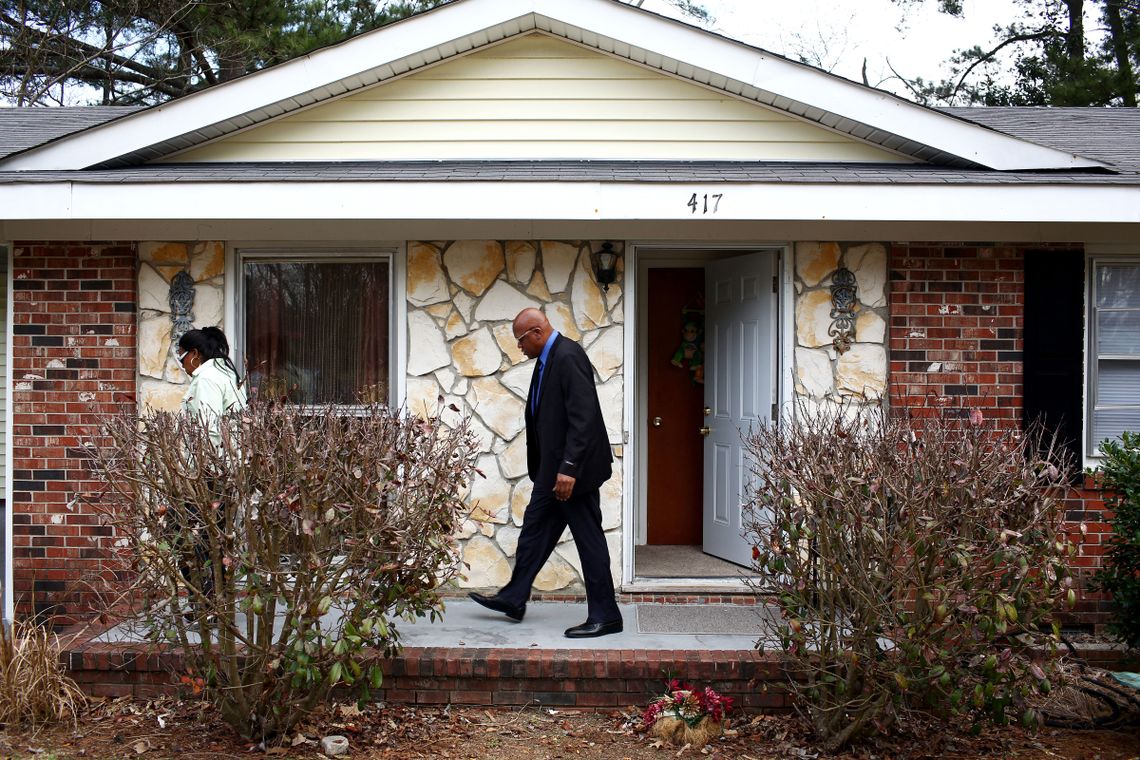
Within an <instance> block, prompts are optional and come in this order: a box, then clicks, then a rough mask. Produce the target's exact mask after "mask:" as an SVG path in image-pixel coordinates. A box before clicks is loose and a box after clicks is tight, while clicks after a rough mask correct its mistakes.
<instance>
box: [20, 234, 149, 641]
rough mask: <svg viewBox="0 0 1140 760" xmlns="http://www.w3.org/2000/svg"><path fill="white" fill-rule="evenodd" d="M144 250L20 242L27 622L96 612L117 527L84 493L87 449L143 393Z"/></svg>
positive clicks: (115, 245) (22, 582) (22, 515)
mask: <svg viewBox="0 0 1140 760" xmlns="http://www.w3.org/2000/svg"><path fill="white" fill-rule="evenodd" d="M135 260H136V257H135V248H134V246H133V245H132V244H123V243H82V244H77V243H36V242H19V243H16V244H15V245H14V246H13V270H12V282H13V304H12V333H13V336H12V377H13V384H14V387H13V389H12V391H13V392H12V396H11V398H12V444H11V445H12V522H13V537H12V544H13V552H12V555H13V563H14V571H15V572H14V575H15V600H16V602H17V604H18V610H19V613H20V614H27V613H29V612H31V611H32V608H33V605H34V608H35V610H36V611H38V612H51V613H54V614H56V615H57V616H59V617H57V618H56V620H57V622H60V623H66V622H68V621H69V620H75V619H79V618H82V617H85V616H86V615H88V614H89V613H90V612H91V610H92V608H93V606H94V604H95V600H94V599H93V598H91V595H90V593H89V592H88V591H87V588H88V586H89V584H88V581H89V580H91V578H92V577H93V574H94V573H95V572H97V571H98V569H99V549H98V546H97V542H98V539H99V537H100V536H105V535H108V534H109V533H110V528H109V527H107V526H103V525H100V524H99V519H98V517H97V516H96V515H95V514H93V513H92V511H91V509H90V508H89V507H88V506H87V505H85V504H84V503H83V499H82V498H78V495H79V494H81V493H83V492H84V491H87V490H90V489H92V488H93V487H95V485H96V484H95V483H94V482H92V481H91V478H90V475H89V472H88V470H87V466H86V462H85V459H84V457H83V452H82V450H81V449H80V448H79V445H80V443H81V441H82V439H83V437H84V435H85V433H86V431H87V430H88V429H89V426H90V425H91V424H92V422H94V421H95V419H96V417H97V413H98V412H100V411H106V410H109V409H110V408H112V406H113V404H114V403H115V402H116V401H118V402H121V401H123V400H124V399H133V395H134V391H135V373H136V357H135V313H136V309H135V292H136V285H135V282H136V275H135V271H136V270H135V267H136V264H135Z"/></svg>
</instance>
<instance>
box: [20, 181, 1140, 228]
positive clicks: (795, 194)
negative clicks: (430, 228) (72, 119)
mask: <svg viewBox="0 0 1140 760" xmlns="http://www.w3.org/2000/svg"><path fill="white" fill-rule="evenodd" d="M693 193H698V194H702V195H703V194H710V195H712V194H721V195H723V198H722V199H721V201H720V203H719V206H718V208H717V209H716V211H715V213H711V212H710V213H708V214H702V215H698V216H694V214H693V211H692V209H691V208H689V207H688V206H687V205H686V204H687V202H688V200H689V198H690V196H691V195H692V194H693ZM0 208H3V209H4V216H5V218H6V219H9V220H47V219H52V220H69V219H86V220H111V219H123V218H130V219H133V220H148V219H149V220H164V221H171V220H179V219H186V220H189V219H217V220H224V219H233V220H240V219H265V220H271V219H280V220H294V219H310V220H322V219H336V220H352V219H362V220H363V219H367V220H439V219H447V218H449V217H448V216H447V215H448V214H451V215H452V216H450V218H451V219H464V220H501V221H508V220H511V219H514V220H578V221H602V220H661V221H666V220H669V221H690V222H695V221H703V222H705V223H709V224H715V223H718V222H725V221H734V220H747V221H790V220H803V221H816V222H824V221H826V222H834V221H889V222H1002V223H1006V222H1032V223H1044V224H1057V223H1067V222H1092V223H1123V224H1136V223H1140V187H1132V186H1121V185H1100V186H1090V185H1075V184H1074V185H1014V184H1010V185H968V184H961V185H957V184H955V185H840V184H822V183H821V184H806V183H805V184H799V183H774V184H759V183H752V184H728V183H726V184H720V185H717V184H714V183H706V184H703V185H683V184H676V185H670V184H648V183H630V182H620V183H618V182H615V183H601V182H494V183H490V182H458V181H457V182H338V183H321V182H288V183H272V182H267V183H229V182H204V183H167V184H131V185H122V184H114V185H96V184H80V183H71V182H59V183H28V184H21V183H12V184H7V185H0ZM127 214H129V217H125V216H124V215H127Z"/></svg>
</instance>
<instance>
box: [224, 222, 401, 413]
mask: <svg viewBox="0 0 1140 760" xmlns="http://www.w3.org/2000/svg"><path fill="white" fill-rule="evenodd" d="M403 248H404V246H403V245H402V244H399V245H397V244H391V245H374V246H366V247H356V246H346V245H321V244H314V245H303V246H302V245H298V246H281V245H272V244H269V245H266V244H257V243H238V244H232V245H230V246H227V251H226V253H227V258H228V260H229V261H228V265H227V267H226V270H227V272H228V273H229V276H228V277H226V296H227V298H226V302H227V304H229V306H228V307H227V309H226V324H232V325H233V326H234V328H233V335H232V337H231V343H232V349H233V355H234V363H235V364H237V366H238V367H243V366H244V365H245V360H246V356H245V348H246V347H245V328H246V325H245V303H246V297H245V272H244V269H245V266H244V265H245V264H246V262H250V261H254V262H257V261H260V262H266V263H276V264H283V263H341V264H353V263H357V264H359V263H379V262H384V263H387V264H388V404H389V406H391V407H392V408H397V407H398V406H399V405H400V404H401V403H403V399H404V395H405V386H406V383H405V381H404V372H403V370H404V363H403V356H404V348H405V346H406V340H405V337H404V336H405V332H406V330H407V325H406V321H407V320H406V316H405V314H404V309H403V306H404V305H405V299H404V295H403V294H404V267H403V266H401V265H400V264H399V263H400V262H402V261H403V256H402V255H401V253H402V252H403ZM339 408H341V409H343V410H345V411H351V410H353V409H357V408H359V407H357V406H355V405H341V406H340V407H339Z"/></svg>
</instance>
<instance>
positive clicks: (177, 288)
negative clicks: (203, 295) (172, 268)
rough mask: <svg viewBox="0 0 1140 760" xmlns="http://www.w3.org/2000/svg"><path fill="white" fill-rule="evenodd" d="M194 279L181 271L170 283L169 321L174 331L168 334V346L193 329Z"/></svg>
mask: <svg viewBox="0 0 1140 760" xmlns="http://www.w3.org/2000/svg"><path fill="white" fill-rule="evenodd" d="M193 308H194V278H193V277H191V276H190V273H189V272H187V271H186V270H185V269H183V270H182V271H181V272H179V273H178V274H176V275H174V279H173V280H171V281H170V321H171V322H173V323H174V329H173V330H171V333H170V344H171V345H172V346H177V345H178V341H179V340H180V339H181V338H182V336H183V335H185V334H186V333H187V332H189V331H190V330H193V329H194V312H193Z"/></svg>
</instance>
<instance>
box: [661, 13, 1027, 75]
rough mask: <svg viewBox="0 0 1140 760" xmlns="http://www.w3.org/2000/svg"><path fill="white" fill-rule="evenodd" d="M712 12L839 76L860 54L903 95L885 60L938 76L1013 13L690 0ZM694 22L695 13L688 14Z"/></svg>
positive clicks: (748, 38) (740, 31) (754, 38)
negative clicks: (957, 54)
mask: <svg viewBox="0 0 1140 760" xmlns="http://www.w3.org/2000/svg"><path fill="white" fill-rule="evenodd" d="M695 2H697V3H698V4H700V5H703V6H704V7H705V8H707V9H708V10H709V11H710V12H711V13H712V14H713V16H715V17H716V21H715V23H714V24H713V25H712V26H711V27H710V28H711V29H712V31H715V32H717V33H719V34H723V35H725V36H727V37H734V38H736V39H739V40H741V41H743V42H747V43H748V44H750V45H755V46H757V47H762V48H764V49H766V50H770V51H771V52H773V53H779V54H781V55H784V56H787V57H788V58H792V59H796V60H798V59H799V57H800V55H799V54H800V52H801V51H803V52H804V54H805V55H808V56H814V57H816V58H815V59H814V60H812V62H813V63H818V64H819V65H821V68H824V69H827V70H829V71H832V72H833V73H835V74H839V75H840V76H844V77H847V78H848V79H854V80H856V81H860V80H861V75H860V69H861V68H862V66H863V58H864V57H866V58H867V78H868V80H869V81H870V83H871V84H872V85H875V86H878V87H881V88H883V89H885V90H890V91H891V92H895V93H898V94H900V95H904V96H905V95H906V90H905V88H904V87H902V86H901V85H900V84H899V82H897V81H890V78H891V77H892V74H891V71H890V68H889V67H888V66H887V60H888V59H889V60H890V63H891V65H893V66H894V68H895V70H897V71H898V72H899V73H900V74H903V75H904V76H906V77H907V78H911V79H913V78H914V77H916V76H922V77H923V78H924V79H927V80H934V81H941V80H942V79H943V78H944V77H945V76H946V66H945V64H944V62H945V61H946V59H948V58H949V57H950V56H951V54H952V53H953V52H954V50H955V49H956V48H967V47H972V46H973V45H983V46H984V45H985V44H986V43H987V42H989V41H990V40H991V39H992V38H993V31H992V30H993V26H994V24H1003V25H1004V24H1006V23H1008V22H1009V21H1011V20H1013V19H1015V18H1017V15H1018V12H1017V5H1016V3H1015V1H1014V0H964V6H965V14H964V17H963V18H960V19H958V18H953V17H951V16H947V15H946V14H943V13H938V11H937V6H938V3H937V1H936V0H926V1H925V2H919V3H913V4H910V5H909V7H904V6H902V5H898V4H896V3H892V2H891V0H695ZM642 7H644V8H645V9H646V10H652V11H655V12H657V13H662V14H665V15H669V16H674V17H679V18H681V17H682V16H681V15H680V12H679V11H677V10H676V9H675V8H673V7H671V6H670V5H669V4H668V3H666V2H665V0H645V2H644V4H643V6H642ZM686 20H687V21H689V22H690V23H696V22H695V21H693V19H691V18H689V19H686Z"/></svg>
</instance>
